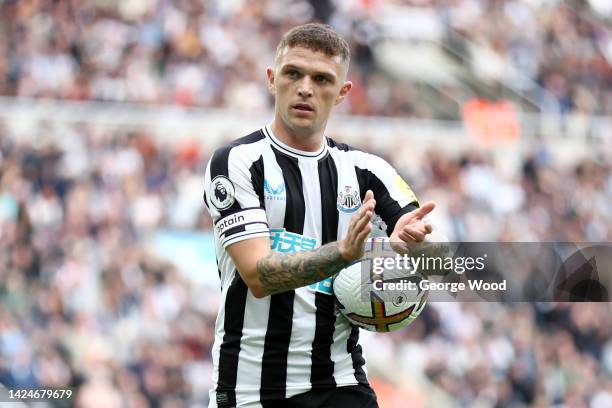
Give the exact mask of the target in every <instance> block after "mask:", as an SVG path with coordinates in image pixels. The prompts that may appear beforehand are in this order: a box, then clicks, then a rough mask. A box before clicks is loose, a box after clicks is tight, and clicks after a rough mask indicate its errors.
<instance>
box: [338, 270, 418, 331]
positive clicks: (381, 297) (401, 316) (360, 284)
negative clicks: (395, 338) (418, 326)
mask: <svg viewBox="0 0 612 408" xmlns="http://www.w3.org/2000/svg"><path fill="white" fill-rule="evenodd" d="M372 267H373V260H372V258H366V259H361V260H359V261H357V262H355V263H353V264H351V265H349V266H348V267H346V268H344V269H343V270H341V271H340V272H339V273H338V275H336V277H335V278H334V283H333V289H334V295H335V298H336V306H337V308H338V309H339V310H340V313H342V314H343V315H344V317H346V318H347V319H348V320H349V321H350V322H351V323H353V324H355V325H357V326H359V327H361V328H363V329H366V330H369V331H376V332H390V331H395V330H399V329H401V328H404V327H406V326H408V325H410V323H412V322H413V321H414V319H416V318H417V317H418V316H419V315H420V314H421V312H422V311H423V309H424V308H425V303H426V302H427V291H426V290H421V289H420V288H419V285H418V281H420V280H421V279H422V277H420V276H419V275H410V274H409V273H407V272H406V271H400V272H403V273H400V275H401V274H403V276H399V275H398V273H397V272H398V271H385V273H386V275H385V277H384V280H385V281H387V280H388V278H391V280H393V281H396V282H397V281H398V278H400V279H402V280H404V281H405V282H413V284H411V285H410V287H411V289H408V288H401V289H399V290H398V289H393V290H388V291H386V292H385V291H384V290H377V289H375V286H374V285H372V283H371V282H372V280H373V279H372V277H374V279H376V278H377V276H376V275H374V274H372V271H373V268H372ZM393 272H395V274H393ZM390 275H394V276H390ZM404 286H409V284H405V285H404ZM378 289H380V286H378Z"/></svg>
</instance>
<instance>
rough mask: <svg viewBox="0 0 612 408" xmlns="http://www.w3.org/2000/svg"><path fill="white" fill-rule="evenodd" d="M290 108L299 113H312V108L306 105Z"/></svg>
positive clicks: (297, 104)
mask: <svg viewBox="0 0 612 408" xmlns="http://www.w3.org/2000/svg"><path fill="white" fill-rule="evenodd" d="M292 108H293V109H295V110H297V111H300V112H314V108H313V107H312V106H311V105H309V104H307V103H296V104H294V105H293V106H292Z"/></svg>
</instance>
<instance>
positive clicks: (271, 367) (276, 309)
mask: <svg viewBox="0 0 612 408" xmlns="http://www.w3.org/2000/svg"><path fill="white" fill-rule="evenodd" d="M272 150H273V151H274V155H275V156H276V161H277V162H278V165H279V167H280V168H281V170H282V172H283V179H284V181H285V186H286V197H287V201H286V203H287V204H286V211H285V219H284V222H283V227H284V228H285V229H286V230H287V231H290V232H295V233H297V234H303V233H304V217H305V215H306V211H305V208H306V204H305V201H304V193H303V190H302V175H301V172H300V168H299V167H298V160H297V159H295V158H292V157H289V156H286V155H284V154H282V153H280V152H278V151H277V150H276V149H274V148H272ZM294 298H295V291H293V290H290V291H287V292H283V293H278V294H276V295H272V296H271V299H270V312H269V315H268V329H267V331H266V340H265V343H264V351H263V359H262V362H261V391H260V397H261V402H262V404H263V406H264V407H265V406H266V403H269V402H270V401H272V400H275V399H284V398H285V396H286V388H287V356H288V354H289V343H290V341H291V328H292V326H293V299H294Z"/></svg>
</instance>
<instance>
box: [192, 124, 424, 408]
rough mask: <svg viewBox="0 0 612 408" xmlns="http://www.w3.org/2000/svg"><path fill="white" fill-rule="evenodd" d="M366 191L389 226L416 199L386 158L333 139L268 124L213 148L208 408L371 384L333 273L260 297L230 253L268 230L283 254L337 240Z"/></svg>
mask: <svg viewBox="0 0 612 408" xmlns="http://www.w3.org/2000/svg"><path fill="white" fill-rule="evenodd" d="M367 190H372V191H373V192H374V196H375V198H376V208H375V213H376V215H377V216H378V217H380V218H379V219H380V220H381V221H382V222H384V223H385V225H384V227H385V228H386V231H387V232H388V233H390V232H391V231H392V230H393V228H394V226H395V223H396V222H397V220H398V219H399V218H400V217H401V216H402V215H403V214H405V213H406V212H409V211H412V210H413V209H415V208H416V207H417V206H418V203H417V200H416V197H415V196H414V194H413V193H412V191H411V190H410V188H409V187H408V185H407V184H406V183H405V182H404V181H403V180H402V178H401V177H400V176H399V175H398V174H397V172H396V171H395V170H394V169H393V168H392V167H391V166H390V165H389V164H388V163H387V162H386V161H384V160H383V159H381V158H379V157H377V156H374V155H372V154H368V153H364V152H361V151H358V150H354V149H352V148H350V147H348V146H347V145H345V144H340V143H336V142H335V141H334V140H332V139H330V138H326V139H325V140H324V143H323V145H322V146H321V148H320V149H319V151H317V152H303V151H299V150H296V149H293V148H291V147H289V146H287V145H286V144H284V143H282V142H281V141H280V140H279V139H278V138H276V137H275V136H274V135H273V134H272V131H271V129H270V127H269V126H267V127H264V128H262V129H260V130H258V131H256V132H254V133H252V134H250V135H248V136H245V137H243V138H241V139H238V140H236V141H234V142H232V143H230V144H229V145H227V146H225V147H222V148H220V149H218V150H217V151H216V152H215V153H214V155H213V156H212V158H211V160H210V162H209V163H208V167H207V169H206V177H205V193H204V201H205V203H206V206H207V208H208V210H209V212H210V214H211V215H212V218H213V221H214V235H215V246H216V248H215V249H216V255H217V263H218V268H219V276H220V278H221V288H222V295H221V305H220V309H219V314H218V316H217V321H216V329H215V330H216V335H215V343H214V346H213V350H212V355H213V361H214V374H213V377H214V383H215V389H213V390H211V393H210V396H211V403H210V404H211V406H213V407H214V406H219V407H229V406H235V405H237V406H239V407H241V406H249V407H251V406H254V407H256V406H264V407H265V406H266V402H267V401H272V400H277V399H280V398H289V397H292V396H294V395H297V394H300V393H303V392H306V391H309V390H310V389H311V388H330V387H336V386H346V385H355V384H357V383H367V377H366V373H365V369H364V359H363V358H362V355H361V354H362V353H361V346H359V344H358V337H359V331H358V328H357V327H356V326H352V325H351V324H350V323H349V322H348V321H347V320H346V319H345V318H344V317H343V316H342V315H340V314H339V313H338V312H337V311H336V310H335V307H334V299H333V293H332V286H331V282H332V281H331V278H328V279H326V280H323V281H321V282H319V283H316V284H313V285H310V286H307V287H302V288H299V289H296V290H292V291H288V292H285V293H280V294H276V295H272V296H267V297H265V298H263V299H257V298H255V297H254V296H253V295H252V293H251V292H250V291H249V290H248V288H247V286H246V284H245V283H244V282H243V281H242V279H241V278H240V275H239V273H238V272H237V270H236V267H235V265H234V263H233V261H232V259H231V257H230V256H229V255H228V254H227V252H226V251H225V248H226V247H227V246H228V245H231V244H233V243H236V242H239V241H242V240H245V239H251V238H255V237H263V236H269V237H270V241H271V248H272V250H274V251H278V252H281V253H287V252H295V251H303V250H313V249H316V248H318V247H319V246H321V245H323V244H326V243H328V242H332V241H336V240H338V239H341V238H342V237H343V236H344V235H345V234H346V232H347V230H348V225H349V221H350V219H351V216H352V215H353V213H354V212H355V211H356V210H357V209H359V207H360V206H361V200H362V199H363V197H364V195H365V193H366V191H367Z"/></svg>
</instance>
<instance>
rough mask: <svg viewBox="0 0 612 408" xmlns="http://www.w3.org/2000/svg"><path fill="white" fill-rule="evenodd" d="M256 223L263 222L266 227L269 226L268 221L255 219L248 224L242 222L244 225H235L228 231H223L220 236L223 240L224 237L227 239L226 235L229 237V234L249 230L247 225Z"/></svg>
mask: <svg viewBox="0 0 612 408" xmlns="http://www.w3.org/2000/svg"><path fill="white" fill-rule="evenodd" d="M254 224H263V225H265V226H266V227H267V226H268V224H267V223H265V222H263V221H253V222H247V223H246V224H242V225H239V226H237V227H234V228H231V229H228V230H227V231H225V232H223V233H222V234H221V236H220V238H221V239H222V240H223V239H225V237H229V236H231V235H234V234H237V233H239V232H244V231H246V230H247V229H246V226H247V225H254Z"/></svg>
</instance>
